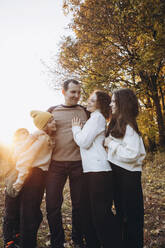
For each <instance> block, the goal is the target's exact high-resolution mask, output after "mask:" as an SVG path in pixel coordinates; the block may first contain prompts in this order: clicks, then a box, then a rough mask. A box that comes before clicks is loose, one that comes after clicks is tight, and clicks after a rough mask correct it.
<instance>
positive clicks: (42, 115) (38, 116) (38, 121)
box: [30, 110, 53, 129]
mask: <svg viewBox="0 0 165 248" xmlns="http://www.w3.org/2000/svg"><path fill="white" fill-rule="evenodd" d="M30 115H31V117H32V118H33V122H34V125H35V126H36V127H37V128H39V129H43V128H44V127H45V125H46V124H47V123H48V121H49V120H50V118H52V117H53V115H52V114H51V113H49V112H44V111H37V110H32V111H31V112H30Z"/></svg>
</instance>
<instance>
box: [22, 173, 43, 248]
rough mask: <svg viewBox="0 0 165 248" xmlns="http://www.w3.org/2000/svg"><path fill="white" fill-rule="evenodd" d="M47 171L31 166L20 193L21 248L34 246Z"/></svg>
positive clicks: (40, 217)
mask: <svg viewBox="0 0 165 248" xmlns="http://www.w3.org/2000/svg"><path fill="white" fill-rule="evenodd" d="M46 174H47V172H44V171H43V170H41V169H39V168H33V169H32V171H31V173H30V175H29V177H28V178H27V180H26V181H25V184H24V187H23V188H22V190H21V193H20V201H21V204H20V234H21V248H36V243H37V231H38V228H39V226H40V223H41V221H42V212H41V209H40V205H41V202H42V198H43V195H44V188H45V180H46Z"/></svg>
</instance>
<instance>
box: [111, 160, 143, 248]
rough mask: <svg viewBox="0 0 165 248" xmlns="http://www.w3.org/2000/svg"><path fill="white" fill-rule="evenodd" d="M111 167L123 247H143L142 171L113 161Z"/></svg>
mask: <svg viewBox="0 0 165 248" xmlns="http://www.w3.org/2000/svg"><path fill="white" fill-rule="evenodd" d="M111 167H112V171H113V178H114V192H115V194H114V202H115V208H116V212H117V217H118V219H119V222H120V231H121V235H122V247H123V248H143V223H144V207H143V193H142V186H141V172H131V171H128V170H125V169H123V168H121V167H119V166H117V165H114V164H112V163H111Z"/></svg>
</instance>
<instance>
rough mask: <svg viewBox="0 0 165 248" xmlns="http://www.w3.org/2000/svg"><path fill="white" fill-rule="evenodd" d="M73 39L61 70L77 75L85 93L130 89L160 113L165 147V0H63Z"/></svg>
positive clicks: (64, 45)
mask: <svg viewBox="0 0 165 248" xmlns="http://www.w3.org/2000/svg"><path fill="white" fill-rule="evenodd" d="M63 7H64V11H65V13H67V12H69V13H72V15H73V19H72V22H71V23H70V27H71V28H72V30H73V31H74V36H72V37H71V36H68V37H66V38H65V40H64V41H63V43H62V44H61V53H60V57H59V61H60V63H61V65H62V66H63V68H65V69H66V70H67V71H69V72H74V73H76V74H78V75H79V77H80V78H81V81H82V82H83V86H84V88H85V90H86V91H87V92H90V91H92V90H93V89H94V88H100V89H104V90H107V91H112V90H113V89H114V88H116V87H120V86H125V87H132V88H134V89H135V90H136V92H137V94H138V96H139V97H140V98H141V99H142V100H143V103H144V107H146V106H147V103H148V99H149V101H150V105H152V107H153V108H154V111H155V113H156V122H157V125H158V133H159V142H160V144H161V145H163V146H165V125H164V120H163V113H164V93H165V87H164V81H165V80H164V77H165V2H164V0H143V1H139V0H124V1H121V0H99V1H98V0H84V1H82V0H65V1H64V5H63Z"/></svg>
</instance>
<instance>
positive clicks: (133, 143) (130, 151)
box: [108, 125, 141, 164]
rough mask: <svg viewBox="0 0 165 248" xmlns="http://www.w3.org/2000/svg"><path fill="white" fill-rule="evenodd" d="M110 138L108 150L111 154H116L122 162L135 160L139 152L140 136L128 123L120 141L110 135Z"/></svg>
mask: <svg viewBox="0 0 165 248" xmlns="http://www.w3.org/2000/svg"><path fill="white" fill-rule="evenodd" d="M111 138H112V140H111V141H110V143H109V145H108V148H109V149H108V152H109V153H111V155H112V156H116V157H117V159H118V161H120V162H124V163H128V164H129V163H133V162H136V161H137V159H138V158H139V155H141V154H139V153H140V149H141V148H140V136H139V135H138V134H137V133H136V132H135V131H134V130H133V128H132V127H130V126H129V125H128V126H127V128H126V133H125V136H124V138H123V140H122V141H121V140H120V139H115V138H113V137H111Z"/></svg>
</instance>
